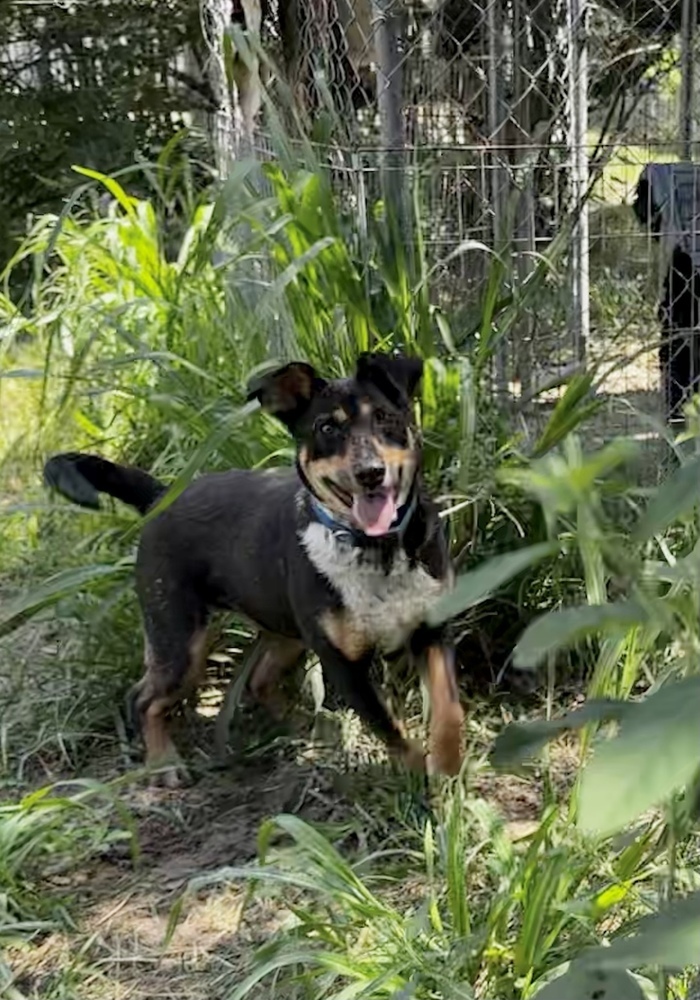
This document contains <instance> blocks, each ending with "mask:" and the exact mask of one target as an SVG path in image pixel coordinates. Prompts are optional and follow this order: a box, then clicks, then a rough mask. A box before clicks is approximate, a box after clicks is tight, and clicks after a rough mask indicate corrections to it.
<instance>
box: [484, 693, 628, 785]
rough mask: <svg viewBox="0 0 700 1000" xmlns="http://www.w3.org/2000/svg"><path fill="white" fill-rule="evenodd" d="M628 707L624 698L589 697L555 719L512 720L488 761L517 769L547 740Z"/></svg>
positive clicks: (616, 716)
mask: <svg viewBox="0 0 700 1000" xmlns="http://www.w3.org/2000/svg"><path fill="white" fill-rule="evenodd" d="M629 707H630V703H629V702H627V701H613V700H607V699H604V698H601V699H592V700H591V701H588V702H586V704H585V705H582V707H581V708H577V709H575V710H574V711H573V712H567V713H566V715H562V716H560V717H559V718H558V719H534V720H533V721H532V722H512V723H510V725H508V726H506V727H505V729H504V730H502V732H500V733H499V734H498V736H497V737H496V741H495V743H494V746H493V750H492V751H491V763H492V764H493V766H494V767H498V768H502V769H507V768H517V767H519V766H520V765H521V764H522V763H523V761H525V760H526V759H527V758H528V757H534V756H536V755H537V754H538V753H539V752H540V751H541V750H542V748H543V747H544V745H545V744H546V743H548V742H549V740H553V739H556V738H557V736H561V734H562V733H564V732H566V731H567V730H571V729H581V728H582V726H587V725H589V723H598V722H609V721H612V720H618V719H620V718H621V717H622V715H623V714H624V712H626V711H627V709H628V708H629Z"/></svg>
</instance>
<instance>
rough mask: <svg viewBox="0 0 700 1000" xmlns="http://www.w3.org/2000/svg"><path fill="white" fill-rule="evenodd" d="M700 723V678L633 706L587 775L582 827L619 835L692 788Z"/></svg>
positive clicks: (699, 747) (698, 763) (699, 761)
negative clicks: (628, 825)
mask: <svg viewBox="0 0 700 1000" xmlns="http://www.w3.org/2000/svg"><path fill="white" fill-rule="evenodd" d="M698 720H700V677H697V676H696V677H689V678H687V679H685V680H682V681H676V682H671V683H667V684H665V685H664V686H663V687H662V688H661V689H660V690H659V691H657V692H656V693H655V694H652V695H649V696H648V697H647V698H645V699H644V701H641V702H636V703H630V704H629V706H628V707H627V708H626V709H625V711H624V713H623V714H622V717H621V719H620V729H619V733H618V735H617V736H616V737H614V738H613V739H610V740H608V741H606V742H603V743H601V744H600V745H599V746H598V747H597V749H596V752H595V755H594V757H593V760H592V761H591V763H590V764H589V765H588V767H587V768H586V769H585V771H584V773H583V778H582V781H581V792H580V798H579V823H580V825H581V826H582V827H583V828H584V829H586V830H589V831H591V832H595V833H601V834H609V833H613V832H615V831H616V830H619V829H620V828H621V827H623V826H624V825H625V824H626V823H629V822H630V821H631V820H633V819H635V818H636V817H637V816H639V815H640V814H641V813H643V812H644V811H645V810H647V809H649V808H651V807H652V806H656V805H658V804H659V803H661V802H663V800H664V799H666V798H667V797H668V796H669V795H671V793H672V792H674V791H676V790H677V789H680V788H682V787H683V786H684V785H686V784H687V783H688V782H689V781H690V780H691V779H692V777H693V775H694V774H695V772H696V771H697V770H698V767H700V723H699V721H698ZM698 954H699V955H700V952H699V953H698Z"/></svg>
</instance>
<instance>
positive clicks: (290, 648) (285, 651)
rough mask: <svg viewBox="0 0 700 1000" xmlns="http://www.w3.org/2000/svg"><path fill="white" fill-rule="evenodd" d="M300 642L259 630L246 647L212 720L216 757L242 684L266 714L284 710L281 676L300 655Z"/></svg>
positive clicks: (223, 744)
mask: <svg viewBox="0 0 700 1000" xmlns="http://www.w3.org/2000/svg"><path fill="white" fill-rule="evenodd" d="M304 653H305V647H304V644H303V643H302V642H301V641H300V640H298V639H288V638H285V637H284V636H278V635H272V634H271V633H268V632H261V633H260V634H259V635H258V637H257V638H256V639H255V641H254V642H253V644H252V646H250V647H249V649H248V651H247V652H246V656H245V657H244V660H243V664H242V667H241V670H240V672H239V673H238V674H237V676H236V677H234V678H233V679H232V680H231V683H230V684H229V686H228V688H227V690H226V694H225V695H224V700H223V703H222V705H221V709H220V710H219V714H218V716H217V720H216V735H215V747H216V754H217V757H218V758H219V759H220V760H223V759H224V758H225V756H226V744H227V742H228V734H229V731H230V728H231V722H232V720H233V716H234V713H235V711H236V706H237V705H238V702H239V701H240V697H241V695H242V693H243V690H244V688H245V687H248V688H249V690H250V692H251V694H252V695H253V697H254V698H255V699H256V700H257V701H258V702H260V704H262V705H264V707H265V708H267V710H268V711H269V712H270V714H271V715H272V716H273V717H275V718H280V717H281V716H282V715H283V713H284V708H285V699H284V696H283V694H282V690H281V685H282V677H283V675H284V674H285V673H286V672H287V671H288V670H291V668H292V667H294V666H295V665H296V664H297V663H298V662H299V661H300V660H301V659H302V657H303V656H304Z"/></svg>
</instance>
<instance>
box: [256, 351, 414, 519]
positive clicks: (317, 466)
mask: <svg viewBox="0 0 700 1000" xmlns="http://www.w3.org/2000/svg"><path fill="white" fill-rule="evenodd" d="M422 372H423V362H422V361H421V360H420V359H418V358H408V357H391V356H390V355H384V354H362V355H360V357H359V359H358V361H357V367H356V370H355V374H354V376H353V377H352V378H349V379H332V380H326V379H323V378H320V377H319V376H318V375H317V374H316V372H315V370H314V369H313V368H312V367H311V365H307V364H305V363H303V362H298V361H297V362H292V363H291V364H288V365H285V366H284V367H283V368H279V369H277V370H276V371H273V372H268V373H267V374H265V375H262V376H260V377H258V378H257V379H255V380H254V381H253V382H251V384H250V385H249V394H248V398H249V399H258V400H259V401H260V403H261V405H262V406H263V407H264V408H265V409H266V410H267V411H268V412H269V413H271V414H273V415H274V416H275V417H277V418H278V419H279V420H281V421H282V422H283V423H284V424H285V425H286V426H287V427H288V428H289V430H290V431H291V433H292V434H293V435H294V438H295V440H296V443H297V463H298V466H299V471H300V474H301V476H302V478H303V480H304V482H305V483H306V485H307V486H308V488H309V489H310V490H311V492H312V493H313V494H314V495H315V496H316V498H317V499H318V500H319V501H320V502H321V503H322V504H323V505H324V506H325V507H327V508H328V509H330V510H331V511H332V512H333V513H334V514H337V515H338V516H339V517H340V518H341V519H342V520H345V521H350V522H351V523H352V524H354V525H355V527H357V528H359V529H360V530H361V531H363V532H364V533H365V534H366V535H370V536H373V537H376V536H381V535H385V534H386V533H387V532H388V531H389V529H390V528H391V525H392V524H393V522H394V520H395V519H396V516H397V511H398V510H399V508H400V507H401V506H402V505H403V504H405V503H406V501H407V500H408V498H409V496H410V494H411V488H412V486H413V483H414V479H415V476H416V471H417V468H418V461H419V446H418V441H417V435H416V431H415V428H414V426H413V419H412V412H411V411H412V407H411V400H412V398H413V396H414V394H415V392H416V389H417V387H418V383H419V382H420V378H421V375H422Z"/></svg>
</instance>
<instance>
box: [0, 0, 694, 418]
mask: <svg viewBox="0 0 700 1000" xmlns="http://www.w3.org/2000/svg"><path fill="white" fill-rule="evenodd" d="M232 26H233V27H235V28H236V30H241V31H243V32H248V33H249V34H250V36H251V37H252V36H255V37H256V39H257V38H258V37H259V39H260V45H261V46H262V49H263V51H264V53H265V55H267V56H269V58H270V63H271V65H272V66H274V67H275V70H270V69H269V68H267V67H266V65H265V62H264V61H262V62H255V64H254V65H253V66H248V67H245V66H243V65H242V64H241V62H240V60H238V61H237V59H236V56H235V53H234V54H233V62H232V73H231V74H227V72H226V66H225V65H224V63H225V60H223V61H222V60H221V59H220V46H219V45H218V41H217V39H218V38H219V37H220V35H221V32H222V31H224V33H226V31H227V29H229V28H231V27H232ZM696 28H697V0H599V2H598V3H597V4H595V5H594V4H592V3H591V0H482V2H476V0H109V2H108V3H99V4H96V3H91V2H89V3H86V2H83V0H65V2H64V3H61V4H57V3H49V2H41V0H14V2H12V3H9V4H6V5H4V7H3V8H2V10H0V84H1V85H2V88H3V108H4V110H5V116H4V120H3V121H2V122H0V176H1V177H2V179H3V184H2V191H1V192H0V195H3V192H4V195H6V199H5V200H6V201H7V206H6V208H5V209H4V210H3V211H2V213H0V215H2V226H1V227H0V236H1V235H2V231H3V230H8V229H9V228H11V227H10V223H11V224H12V226H14V230H18V229H23V228H24V223H25V218H26V214H27V213H29V212H36V211H39V210H42V209H43V207H44V206H45V205H48V204H50V203H51V199H52V198H53V199H54V200H55V199H56V198H63V197H65V193H66V184H67V183H68V181H69V180H70V178H71V177H73V181H75V177H74V176H73V175H71V171H70V165H71V164H72V163H83V164H85V165H88V166H93V167H96V168H98V169H104V170H110V169H114V167H115V149H117V150H118V152H119V159H120V160H121V161H122V162H124V161H125V160H126V159H127V154H128V155H130V156H132V157H133V156H135V155H142V156H143V155H145V156H148V155H150V154H151V152H152V150H153V149H157V148H158V145H159V144H160V143H163V142H165V141H167V139H168V137H169V135H171V134H173V133H174V132H175V131H177V129H178V128H180V127H181V125H182V124H183V123H185V124H188V125H190V126H194V131H196V132H198V133H199V134H201V135H207V134H208V136H209V139H210V140H211V141H213V148H214V149H218V150H219V151H221V149H222V147H227V148H230V149H231V150H234V151H235V150H236V149H237V148H241V146H242V145H244V144H246V143H250V142H251V141H252V142H255V143H257V144H258V147H261V146H264V133H265V127H266V123H265V112H264V107H263V108H262V110H261V100H260V91H261V87H262V86H263V85H265V84H269V85H271V86H272V87H273V89H274V86H275V85H276V84H280V85H281V84H284V86H285V88H286V89H287V92H288V93H289V94H290V95H291V97H292V100H293V103H294V104H295V105H296V106H297V107H298V108H301V109H303V110H305V111H306V112H308V115H309V119H310V120H311V121H315V120H318V119H319V118H320V117H321V116H320V114H319V112H320V111H321V110H322V109H323V108H324V107H326V106H327V105H328V103H329V101H330V103H332V105H333V107H334V108H335V109H336V112H337V113H338V119H339V121H340V122H342V129H341V130H339V131H335V132H333V133H332V134H329V135H326V137H325V138H324V140H323V141H324V142H326V143H327V145H328V149H329V156H328V160H329V162H332V163H333V165H334V176H335V177H336V180H337V184H338V186H339V187H341V188H342V187H344V188H346V189H351V190H352V193H353V197H355V198H356V199H357V198H359V199H360V201H361V202H362V204H360V205H359V211H360V215H361V214H362V212H363V211H365V210H366V211H370V210H371V208H372V206H373V205H374V204H375V202H376V199H377V197H378V196H379V194H380V193H382V194H383V195H384V198H385V200H387V201H388V200H393V201H394V202H395V203H396V204H397V205H399V206H400V205H401V204H405V203H406V202H409V203H410V202H411V197H410V195H411V194H412V193H413V192H414V191H415V190H416V188H417V189H418V190H419V192H420V199H419V200H420V204H421V212H420V219H419V220H415V219H414V220H412V224H420V226H421V227H422V234H423V238H424V243H425V247H426V250H427V253H428V256H429V259H430V263H431V264H432V265H435V266H436V268H437V270H436V274H437V275H438V281H437V284H436V287H435V295H436V297H437V299H438V301H439V303H441V304H445V305H446V306H449V308H450V311H451V313H452V315H455V316H457V321H458V324H459V327H460V329H459V330H458V331H457V333H458V334H459V335H460V336H461V337H462V338H463V339H464V340H466V339H468V338H469V336H470V335H471V334H473V332H474V330H475V329H476V328H477V327H478V322H479V317H480V316H481V312H482V303H483V299H484V294H485V288H486V287H487V285H488V280H489V275H490V273H491V268H492V262H493V259H494V256H493V255H494V253H497V254H498V255H500V259H501V260H502V263H503V267H504V271H505V281H504V289H503V292H504V296H505V298H506V299H508V298H509V297H510V300H511V302H512V303H514V306H513V308H510V309H509V310H506V312H505V314H503V313H501V314H499V316H497V318H496V323H497V324H498V323H501V324H503V331H504V332H503V336H502V339H501V341H500V343H501V345H502V347H501V350H500V352H499V356H498V358H497V363H496V364H495V366H494V391H496V392H499V393H501V394H502V395H503V396H504V398H506V399H507V400H508V401H509V403H512V404H513V406H514V407H515V408H520V409H521V410H522V411H524V412H525V413H526V414H527V415H528V419H534V418H535V416H536V412H537V410H538V407H540V409H541V407H542V405H544V407H545V409H546V407H547V406H551V404H552V402H553V401H554V400H555V399H556V396H557V391H558V390H557V389H556V388H552V389H551V391H550V392H549V393H545V394H544V395H540V396H539V397H538V400H539V403H538V407H535V406H529V405H528V400H530V399H531V398H532V396H533V393H534V392H535V391H536V389H537V388H538V387H540V386H541V385H542V384H546V383H548V382H551V383H554V382H556V380H557V377H558V376H559V375H560V374H561V373H562V372H567V371H571V370H572V369H575V368H576V366H578V365H580V364H581V363H582V362H591V361H592V362H595V363H601V364H602V365H603V366H604V368H605V370H606V372H607V374H606V375H605V377H604V378H603V380H602V382H601V385H600V393H601V395H602V397H603V398H604V399H605V403H606V405H605V418H604V419H602V418H601V423H600V434H601V436H603V437H607V436H609V435H610V434H612V433H615V432H617V431H620V430H624V431H630V430H632V431H634V432H638V433H640V434H644V433H649V434H653V433H656V431H655V430H654V428H655V427H656V426H657V425H658V421H659V420H660V419H663V418H665V417H666V416H668V415H669V410H671V409H673V411H674V413H678V411H679V407H680V406H681V405H682V402H683V399H684V398H685V396H686V395H687V390H688V388H689V387H690V386H692V385H693V384H696V383H697V380H698V374H699V372H698V369H699V368H700V364H699V363H698V353H699V352H698V348H697V342H696V333H695V330H696V324H697V319H698V316H697V306H696V302H697V292H698V291H700V287H697V286H698V285H699V284H700V283H698V281H697V279H696V277H695V275H696V267H695V258H696V247H695V244H696V227H697V229H700V222H699V221H698V220H699V219H700V212H699V211H698V210H697V207H696V201H697V196H698V195H697V192H698V190H699V186H698V185H697V184H695V182H694V179H693V178H694V173H693V172H692V171H691V173H688V172H687V171H686V173H683V171H682V170H681V167H680V166H679V163H680V164H682V163H687V162H692V159H693V155H694V153H695V152H696V147H695V141H694V136H695V132H696V125H697V122H696V116H697V112H696V110H695V108H694V107H693V100H692V98H693V95H694V93H695V92H696V89H697V74H696V49H697V44H698V43H697V42H696ZM234 34H235V32H234ZM217 52H219V55H217ZM229 56H230V53H229ZM271 72H273V73H277V77H278V78H277V80H275V79H270V73H271ZM230 75H232V76H233V81H234V84H235V85H234V87H233V92H232V93H231V92H230V90H229V88H228V83H229V82H230V78H229V77H230ZM217 137H218V138H217ZM117 140H118V141H117ZM649 164H657V165H659V166H660V167H662V168H664V169H665V170H666V174H664V173H663V170H662V172H661V173H660V174H656V175H654V178H653V183H652V184H650V185H647V187H646V188H645V190H644V192H643V193H642V197H641V198H639V199H638V182H639V178H640V175H641V174H642V171H643V170H644V169H645V168H646V167H647V166H648V165H649ZM119 165H122V164H121V163H120V164H119ZM218 166H219V168H220V169H225V164H224V163H223V162H222V161H221V160H219V163H218ZM674 171H676V173H675V174H674ZM47 178H48V181H47ZM642 202H644V204H645V205H646V208H644V206H643V205H642ZM18 205H21V211H19V212H18V210H17V206H18ZM635 206H636V207H635ZM20 216H21V217H20ZM8 220H9V222H8ZM14 230H13V232H14ZM8 239H9V236H8ZM477 245H480V246H482V247H485V248H487V249H486V251H483V250H477V249H474V248H475V247H476V246H477ZM466 248H471V249H466ZM699 248H700V244H699ZM543 255H545V256H547V258H548V260H549V266H548V269H547V270H546V273H545V271H544V269H543V266H542V264H541V261H542V258H543ZM503 315H506V317H507V319H506V320H504V319H503ZM660 341H663V343H661V344H660ZM673 385H675V386H676V388H675V390H674V389H673ZM543 400H544V404H543V403H542V401H543Z"/></svg>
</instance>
